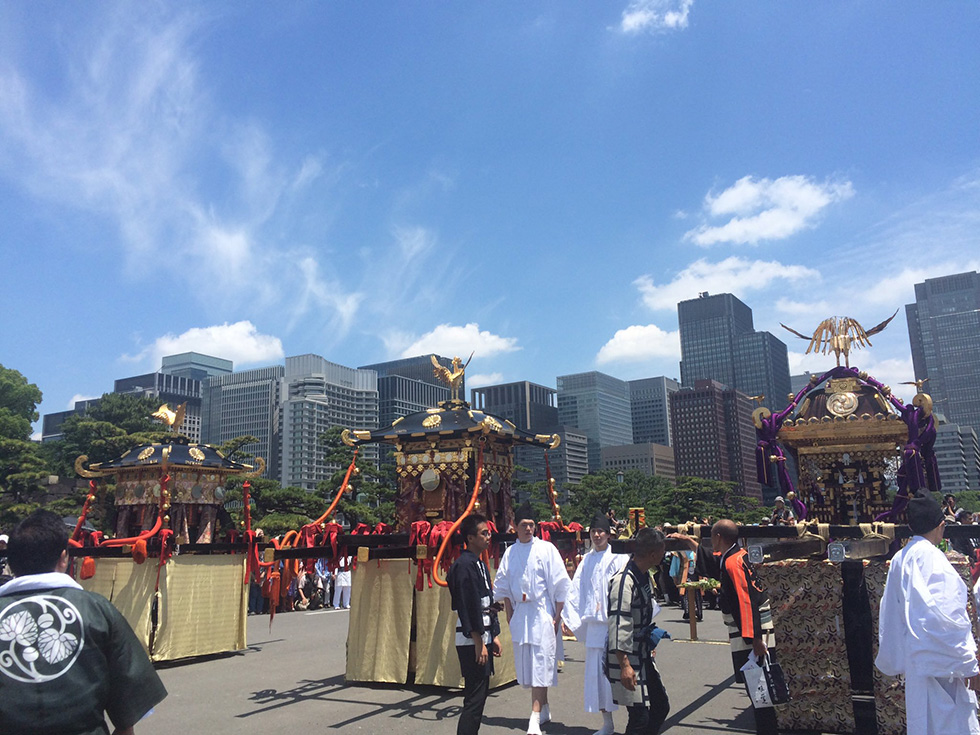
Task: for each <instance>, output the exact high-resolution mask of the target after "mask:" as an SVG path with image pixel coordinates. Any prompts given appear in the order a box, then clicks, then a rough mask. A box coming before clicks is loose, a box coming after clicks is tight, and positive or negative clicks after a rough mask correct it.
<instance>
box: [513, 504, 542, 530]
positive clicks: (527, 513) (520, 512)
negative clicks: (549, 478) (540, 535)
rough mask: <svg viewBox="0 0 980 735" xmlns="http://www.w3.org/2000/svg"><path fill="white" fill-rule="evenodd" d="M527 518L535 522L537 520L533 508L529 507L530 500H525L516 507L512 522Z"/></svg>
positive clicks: (515, 522) (516, 522)
mask: <svg viewBox="0 0 980 735" xmlns="http://www.w3.org/2000/svg"><path fill="white" fill-rule="evenodd" d="M528 519H530V520H532V521H534V522H535V523H537V522H538V519H537V517H536V516H535V515H534V510H533V509H532V508H531V502H530V501H529V500H525V501H524V502H523V503H521V507H520V508H518V509H517V512H516V513H515V514H514V524H515V525H516V524H518V523H520V522H521V521H524V520H528Z"/></svg>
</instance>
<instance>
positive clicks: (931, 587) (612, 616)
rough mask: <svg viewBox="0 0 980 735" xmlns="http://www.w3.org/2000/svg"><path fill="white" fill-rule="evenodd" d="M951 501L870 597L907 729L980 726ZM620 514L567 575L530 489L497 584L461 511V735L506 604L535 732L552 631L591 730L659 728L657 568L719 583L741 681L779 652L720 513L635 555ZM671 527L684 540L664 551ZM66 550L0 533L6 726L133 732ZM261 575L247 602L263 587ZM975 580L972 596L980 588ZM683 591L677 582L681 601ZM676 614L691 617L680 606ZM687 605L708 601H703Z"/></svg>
mask: <svg viewBox="0 0 980 735" xmlns="http://www.w3.org/2000/svg"><path fill="white" fill-rule="evenodd" d="M950 499H951V500H952V502H950ZM956 510H957V509H956V506H955V498H952V496H947V498H946V499H945V500H944V502H943V504H942V505H940V504H939V503H937V502H936V500H935V499H933V498H932V496H931V494H929V493H928V492H920V493H918V494H917V495H916V496H915V497H914V498H913V499H912V500H911V501H910V502H909V503H908V508H907V516H908V523H909V526H910V528H911V531H912V533H913V536H912V538H911V539H910V540H909V542H908V543H907V544H906V545H905V547H904V548H903V549H902V550H900V551H899V552H898V553H897V554H896V555H895V556H894V558H893V559H892V561H891V565H890V568H889V571H888V576H887V581H886V585H885V591H884V595H883V597H882V600H881V606H880V619H879V652H878V656H877V659H876V661H875V664H876V666H877V667H878V669H879V670H880V671H882V672H883V673H885V674H887V675H891V676H896V675H903V676H904V677H905V697H906V715H907V732H908V733H909V735H940V734H942V735H951V734H953V733H970V734H972V735H980V724H978V720H977V698H976V692H977V691H980V667H978V660H977V646H976V643H975V641H974V638H973V627H972V618H971V615H970V613H969V611H968V606H967V602H968V596H969V590H968V588H967V586H966V584H965V583H964V582H963V581H962V579H961V578H960V576H959V574H958V573H957V572H956V571H955V570H954V569H953V567H952V565H951V564H950V561H949V560H948V559H947V557H946V555H945V554H944V553H942V551H941V550H940V549H939V548H938V547H939V546H940V545H941V544H942V542H943V537H944V529H945V527H946V525H947V524H948V523H953V522H955V518H956V516H957V513H956ZM613 524H614V518H612V517H610V515H609V514H597V515H596V517H595V518H594V519H593V520H592V523H591V525H590V529H589V537H590V540H591V550H590V551H588V553H586V554H585V555H584V556H583V557H582V558H581V560H580V563H579V564H578V566H577V567H576V569H575V572H574V576H573V577H570V576H569V573H568V570H567V568H566V565H565V563H564V560H563V559H562V557H561V555H560V554H559V552H558V549H557V547H555V546H554V545H553V544H551V543H549V542H547V541H543V540H541V539H540V538H538V537H537V536H535V530H536V525H537V519H536V518H535V516H534V512H533V510H532V508H531V506H530V505H529V504H527V503H525V504H524V505H523V506H522V507H521V508H520V509H519V510H518V511H517V513H516V517H515V528H516V532H517V540H516V542H515V543H513V544H511V545H510V546H509V547H508V548H507V549H506V550H505V551H504V553H503V556H502V558H501V560H500V563H499V566H498V569H497V574H496V577H495V578H494V579H493V581H491V576H490V570H489V568H488V567H487V565H486V563H485V562H484V560H483V558H482V557H483V555H484V553H485V552H486V551H487V550H488V548H489V546H490V543H491V531H490V530H489V524H488V522H487V519H486V518H484V517H483V516H481V515H478V514H473V515H469V516H467V517H466V518H465V520H464V522H463V523H462V525H461V528H460V531H461V536H462V538H463V541H464V544H465V549H464V551H463V552H462V553H461V554H460V556H459V557H458V559H457V560H456V561H455V562H454V563H453V565H452V568H451V569H450V571H449V575H448V586H449V592H450V595H451V601H452V608H453V610H455V611H456V616H457V617H456V635H455V645H456V653H457V656H458V658H459V663H460V670H461V673H462V676H463V680H464V692H463V707H462V708H461V712H460V716H459V720H458V726H457V733H458V735H475V734H476V733H478V732H479V729H480V725H481V722H482V718H483V711H484V707H485V703H486V699H487V695H488V693H489V680H490V676H491V675H492V674H493V671H494V659H495V658H499V657H500V656H502V655H504V654H505V652H504V651H503V650H502V647H501V643H500V632H501V627H500V626H501V621H500V620H499V617H498V616H499V613H501V612H503V613H504V614H505V617H506V622H507V625H508V626H509V630H510V636H511V640H512V644H513V651H512V653H513V657H514V658H513V660H514V665H515V670H516V677H517V682H518V684H519V685H520V686H522V687H524V688H525V689H527V690H528V691H529V694H530V714H529V717H528V723H527V733H528V735H540V734H541V732H542V730H541V727H542V725H544V724H546V723H548V722H549V721H550V720H551V719H552V713H551V711H550V705H549V700H548V692H549V689H550V688H552V687H554V686H556V685H557V684H558V671H559V662H560V661H561V660H562V659H563V657H564V656H563V652H562V647H563V640H562V639H563V636H562V631H563V629H567V630H568V631H570V632H571V633H572V634H574V636H575V638H576V639H577V640H579V641H580V642H581V643H582V644H583V645H584V647H585V670H584V691H583V705H584V710H585V712H586V713H593V714H598V715H599V716H600V717H601V724H600V727H599V729H598V730H597V731H596V733H595V735H612V733H614V732H615V723H614V720H613V713H614V712H615V711H616V710H617V709H619V708H620V707H623V708H625V709H626V713H627V723H626V729H625V731H624V732H625V733H626V735H637V734H641V733H642V734H647V735H651V734H655V733H659V732H660V730H661V728H662V726H663V724H664V722H665V720H666V718H667V715H668V714H669V712H670V700H669V697H668V694H667V690H666V688H665V686H664V683H663V678H662V674H661V672H660V669H659V668H658V665H657V661H656V648H657V645H658V643H659V642H660V641H661V640H662V639H663V638H669V635H667V633H666V632H665V631H664V630H663V629H662V628H659V627H658V626H657V624H656V622H655V620H654V619H655V618H656V616H657V615H658V614H659V613H660V612H661V602H663V603H664V604H669V601H670V597H671V595H670V592H669V589H668V586H667V584H668V580H669V581H670V583H673V584H674V586H675V588H682V587H683V585H684V584H685V583H686V582H687V581H691V580H693V579H695V578H696V577H697V576H706V577H711V578H713V579H717V580H718V581H719V582H720V587H719V589H718V591H717V598H716V599H715V600H712V601H709V603H708V604H709V605H711V604H712V603H714V604H715V605H717V607H719V608H720V610H721V613H722V620H723V622H724V624H725V625H726V627H727V628H728V631H729V633H728V634H729V641H730V648H731V659H732V669H733V673H734V675H735V678H736V680H741V679H742V671H743V668H744V667H745V666H746V664H747V663H748V662H749V661H750V660H754V661H755V662H756V663H761V662H762V660H763V659H765V658H770V659H775V650H774V647H775V641H774V629H773V621H772V613H771V609H770V601H769V598H768V595H767V594H766V592H765V590H764V589H763V587H762V586H761V585H760V583H759V581H758V579H757V578H756V577H755V575H754V572H753V567H752V565H751V564H750V563H749V562H748V560H747V553H746V550H745V549H744V548H743V547H742V546H741V545H740V544H739V528H738V526H737V525H736V524H735V523H734V522H733V521H731V520H728V519H721V520H718V521H716V522H715V523H713V524H712V526H711V534H710V544H705V543H701V542H700V541H699V540H698V539H696V538H694V537H691V536H687V535H684V534H680V533H672V534H669V535H667V536H665V535H664V533H663V532H662V531H661V530H660V529H658V528H641V529H639V530H638V531H637V532H636V534H635V535H634V536H633V538H632V540H631V552H632V553H631V554H629V555H626V554H617V553H613V551H612V547H611V544H610V540H611V539H612V538H613V534H614V529H615V526H614V525H613ZM668 539H672V540H673V541H674V542H675V543H674V544H673V546H674V547H680V549H679V550H678V551H671V552H669V553H668V552H667V549H666V546H667V540H668ZM8 542H9V549H8ZM67 547H68V529H67V528H66V527H65V525H64V523H63V522H62V520H61V519H60V518H59V517H58V516H56V515H55V514H53V513H50V512H48V511H37V512H35V513H33V514H32V515H30V516H29V517H28V518H27V519H25V520H24V521H23V522H22V523H21V524H20V525H19V526H18V527H17V528H16V529H15V530H14V531H13V533H12V534H11V536H10V538H9V539H8V538H7V537H6V536H3V535H0V573H3V572H5V571H9V572H11V573H12V574H13V578H12V579H10V580H9V581H7V582H6V583H4V584H3V585H2V586H0V640H2V641H5V642H8V643H9V646H8V649H7V650H6V652H5V655H4V656H2V657H0V689H2V691H3V694H4V696H3V697H0V726H2V728H0V729H2V731H3V732H4V733H11V734H13V735H19V734H20V733H34V732H41V731H44V732H48V731H50V732H67V731H72V732H75V731H79V732H81V731H84V732H88V731H92V732H101V731H104V718H105V717H108V718H109V719H110V720H111V721H112V723H113V725H114V726H115V728H116V729H115V732H116V733H119V734H120V735H127V734H129V735H131V734H132V732H133V726H134V725H135V724H136V723H137V722H138V721H139V720H140V719H141V718H142V717H143V716H145V715H146V714H147V713H148V712H149V711H150V710H151V709H152V708H153V707H154V706H156V705H157V704H158V703H159V702H160V701H162V700H163V698H164V697H166V690H165V688H164V687H163V684H162V683H161V681H160V679H159V677H158V676H157V674H156V672H155V671H154V670H153V666H152V665H151V663H150V661H149V659H148V657H147V655H146V653H145V651H144V650H143V648H142V646H141V644H140V643H139V641H138V639H137V638H136V636H135V635H134V633H133V631H132V629H131V628H130V627H129V624H128V623H127V622H126V620H125V619H124V618H123V617H122V615H121V614H120V613H119V612H118V611H117V610H116V609H115V608H114V607H113V606H112V605H111V604H110V603H108V602H107V601H106V600H105V598H103V597H101V596H99V595H96V594H93V593H90V592H86V591H85V590H83V589H82V588H81V586H80V585H79V584H78V583H77V582H76V581H75V580H74V579H73V578H72V577H70V576H69V575H67V574H66V573H65V572H66V570H67V567H68V550H67ZM350 564H351V560H350V559H349V558H346V559H344V560H342V562H341V564H340V565H339V566H338V567H336V568H334V569H331V568H330V567H329V566H328V565H327V564H326V561H325V560H321V562H318V563H317V564H316V566H315V568H314V570H313V571H312V572H309V573H307V572H306V571H305V570H303V571H301V572H300V573H299V574H298V575H297V576H296V577H295V578H294V579H293V583H294V584H295V588H294V589H293V592H294V594H287V596H286V597H287V598H289V599H290V600H291V602H292V606H293V607H294V608H295V609H309V608H310V607H312V606H317V605H319V606H326V605H327V604H328V601H330V602H332V605H333V606H336V607H340V608H347V607H349V605H350V576H349V575H350V572H349V567H350ZM331 584H332V586H333V590H332V599H331ZM257 586H258V587H259V597H258V599H259V600H262V599H267V596H266V597H265V598H264V597H262V596H261V585H257ZM978 588H980V585H978V587H975V588H974V591H973V592H974V595H975V596H978V597H980V595H978ZM685 599H686V595H679V600H680V601H681V604H683V601H684V600H685ZM251 602H252V600H251V599H250V604H251ZM684 612H685V615H689V614H691V613H692V611H691V610H688V609H687V608H686V607H685V609H684ZM693 614H695V615H696V616H698V618H700V617H701V615H702V614H703V613H702V608H701V605H700V602H699V603H698V605H697V607H696V608H695V610H694V611H693ZM5 645H6V644H5ZM76 664H77V665H76ZM24 702H34V703H37V706H31V707H25V706H23V703H24ZM753 713H754V716H755V726H756V728H755V729H756V732H757V733H760V734H762V735H773V734H776V733H778V728H777V721H776V710H775V709H773V708H772V707H768V708H753ZM79 727H81V728H82V729H81V730H79ZM86 728H87V729H86Z"/></svg>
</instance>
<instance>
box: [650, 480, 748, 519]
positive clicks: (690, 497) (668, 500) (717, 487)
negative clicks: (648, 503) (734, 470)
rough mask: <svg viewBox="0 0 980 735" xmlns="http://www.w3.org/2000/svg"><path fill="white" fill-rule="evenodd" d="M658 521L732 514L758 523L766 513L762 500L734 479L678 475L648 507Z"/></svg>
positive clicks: (728, 515) (726, 516)
mask: <svg viewBox="0 0 980 735" xmlns="http://www.w3.org/2000/svg"><path fill="white" fill-rule="evenodd" d="M651 512H652V513H653V515H654V516H655V517H656V518H657V520H658V522H668V523H686V522H687V521H691V520H701V519H709V518H710V519H713V520H717V519H719V518H731V519H732V520H733V521H735V522H736V523H757V522H758V521H759V518H760V517H761V516H762V515H764V514H765V512H764V510H763V509H762V505H761V503H759V501H758V500H756V499H755V498H750V497H746V496H745V495H744V494H743V493H741V492H739V491H738V488H737V486H736V485H735V483H733V482H722V481H720V480H707V479H704V478H701V477H678V478H677V485H676V487H669V488H666V489H665V491H664V492H662V493H660V494H659V495H658V496H657V498H656V502H655V504H654V505H653V506H652V507H649V508H648V509H647V513H648V515H649V514H650V513H651Z"/></svg>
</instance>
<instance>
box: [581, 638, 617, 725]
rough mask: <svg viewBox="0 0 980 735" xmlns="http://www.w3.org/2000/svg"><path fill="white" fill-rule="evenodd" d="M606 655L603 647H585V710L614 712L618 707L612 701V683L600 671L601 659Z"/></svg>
mask: <svg viewBox="0 0 980 735" xmlns="http://www.w3.org/2000/svg"><path fill="white" fill-rule="evenodd" d="M605 657H606V649H605V648H590V647H586V649H585V711H586V712H598V711H600V710H605V711H606V712H615V711H616V710H617V709H619V707H617V706H616V703H615V702H613V697H612V685H611V684H610V683H609V678H608V677H607V676H606V675H605V673H604V672H603V671H602V659H604V658H605Z"/></svg>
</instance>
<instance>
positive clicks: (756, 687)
mask: <svg viewBox="0 0 980 735" xmlns="http://www.w3.org/2000/svg"><path fill="white" fill-rule="evenodd" d="M742 673H743V674H745V689H746V690H747V691H748V693H749V699H751V700H752V706H753V707H755V708H756V709H762V708H763V707H772V706H773V705H772V698H771V697H770V696H769V685H768V684H767V683H766V670H765V669H764V668H762V667H761V666H759V664H758V663H756V661H755V656H753V655H752V654H751V653H750V654H749V660H748V661H747V662H746V663H745V665H744V666H743V667H742Z"/></svg>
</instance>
